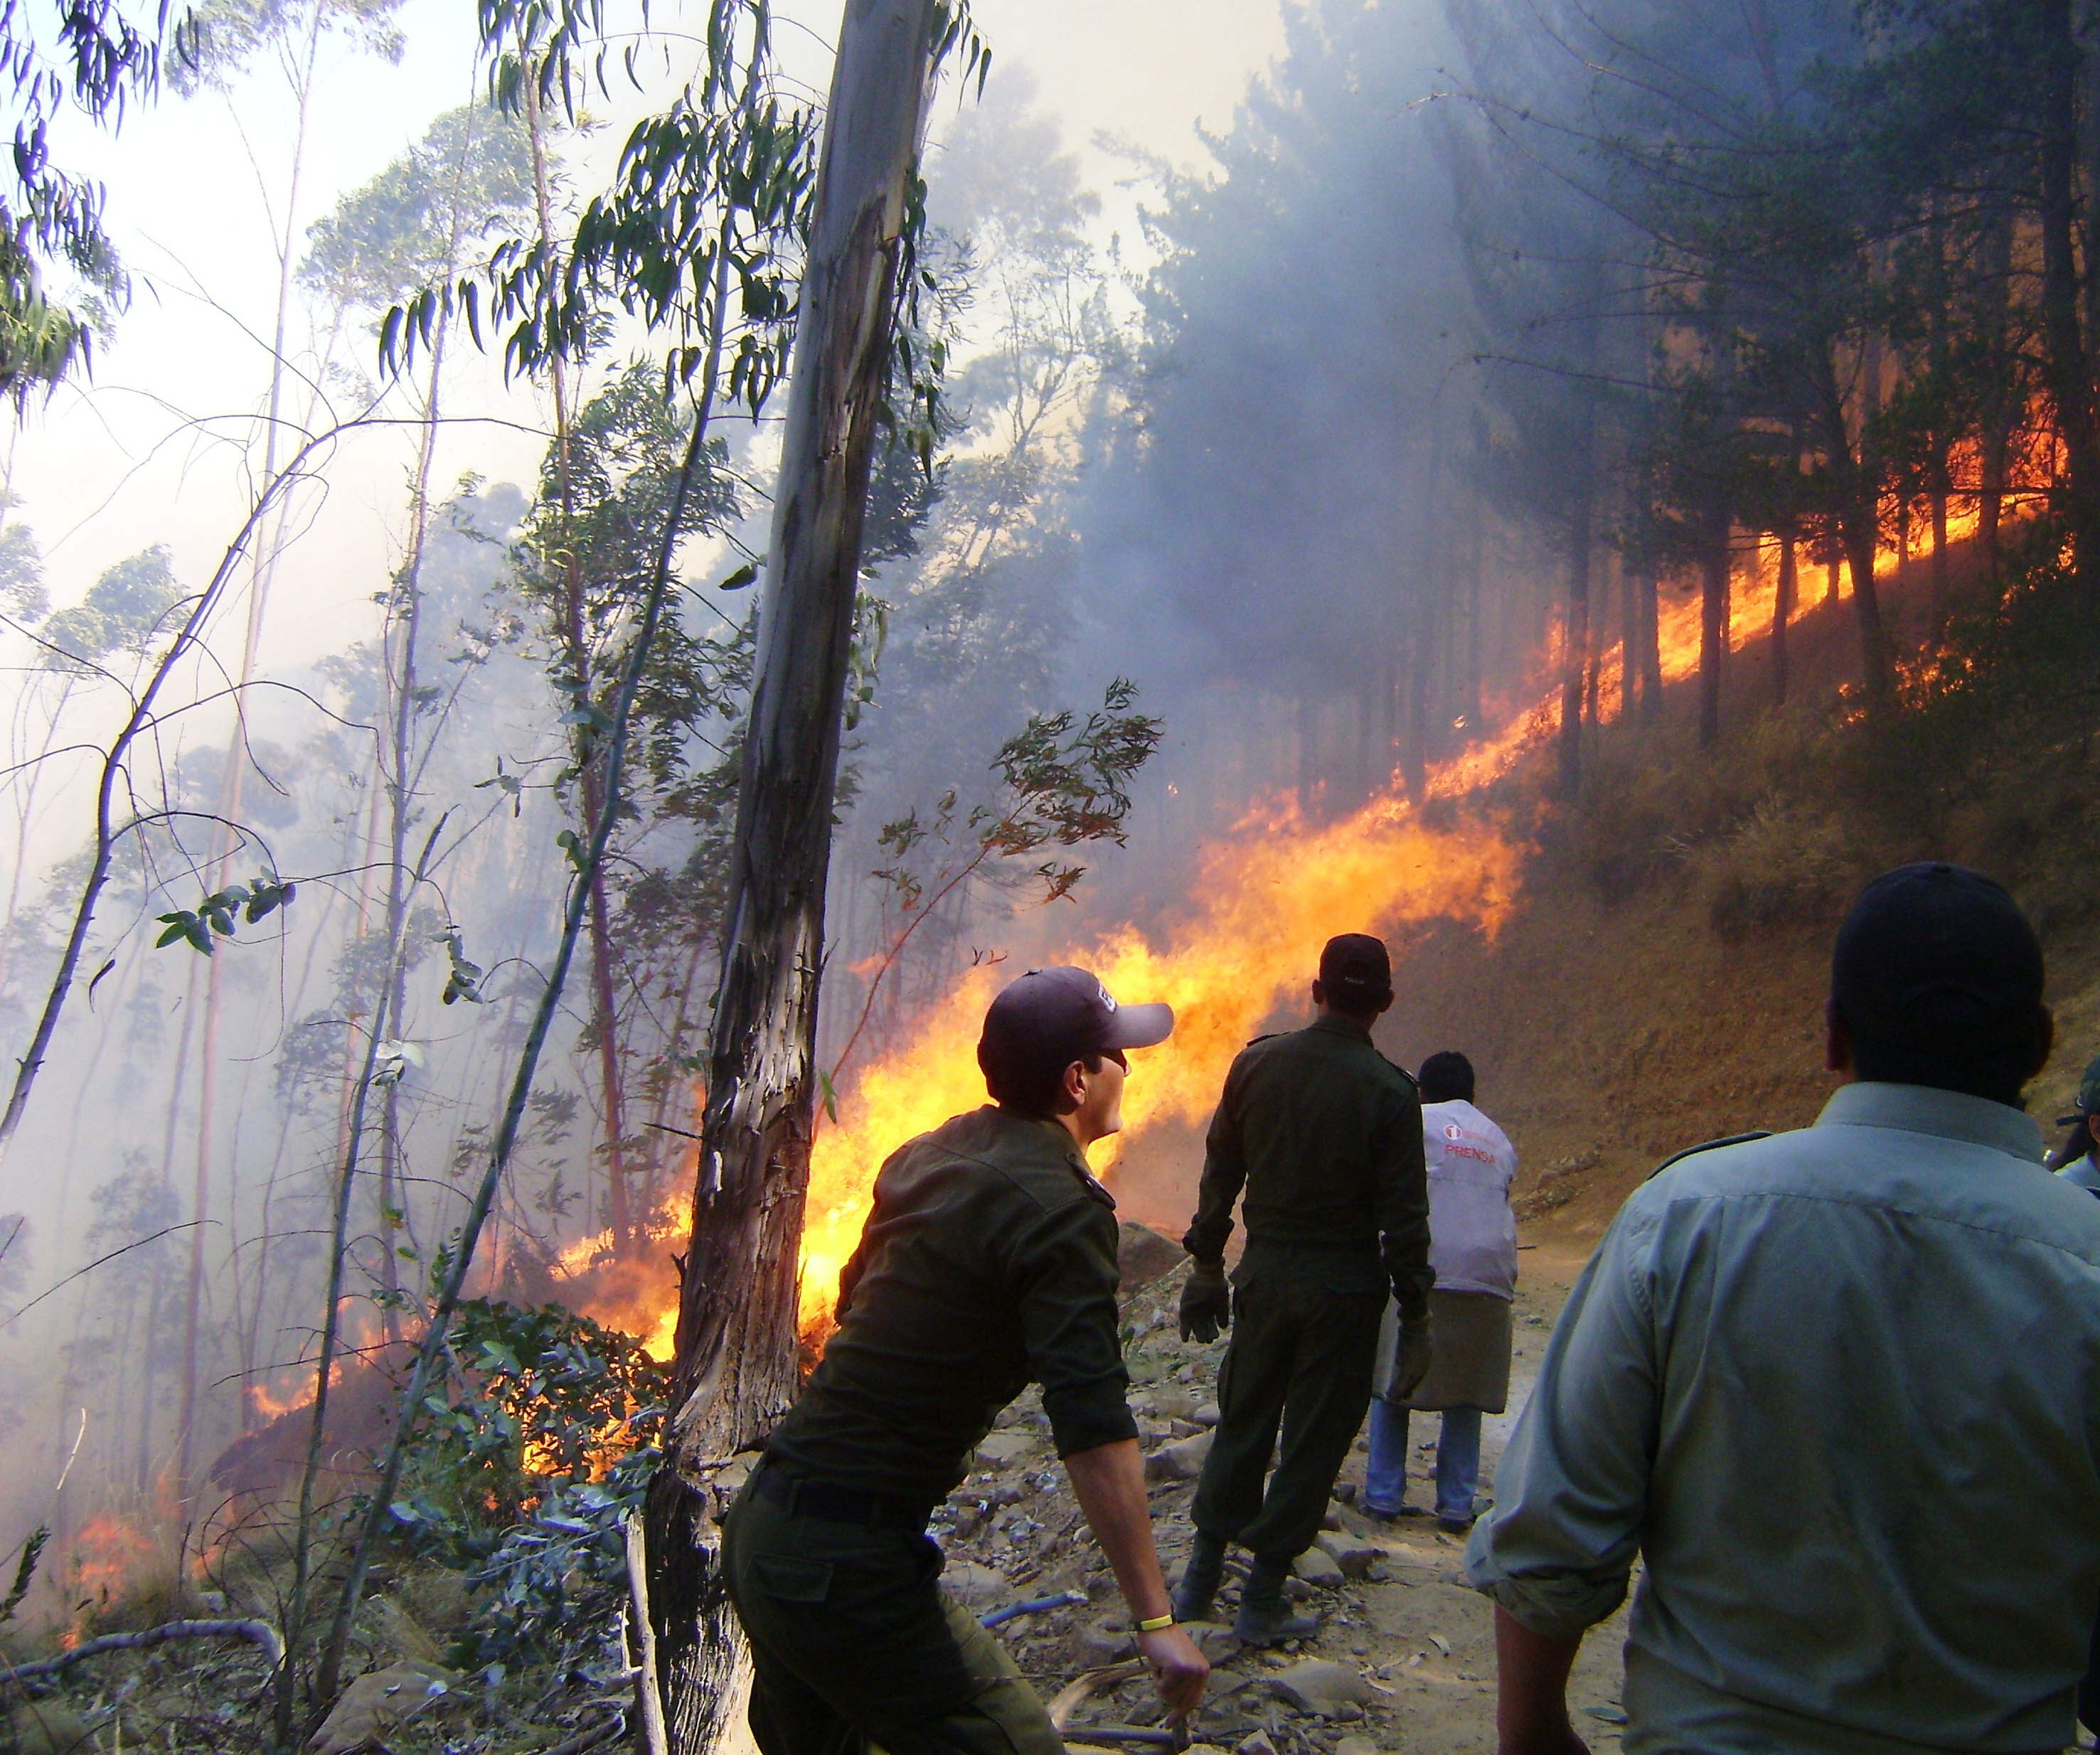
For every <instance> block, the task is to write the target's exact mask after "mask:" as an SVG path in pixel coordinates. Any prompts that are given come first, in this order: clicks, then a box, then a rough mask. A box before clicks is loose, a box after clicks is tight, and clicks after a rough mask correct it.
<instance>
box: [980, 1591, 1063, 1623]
mask: <svg viewBox="0 0 2100 1755" xmlns="http://www.w3.org/2000/svg"><path fill="white" fill-rule="evenodd" d="M1086 1600H1087V1594H1086V1592H1085V1591H1083V1590H1061V1591H1059V1592H1058V1593H1057V1594H1056V1595H1055V1596H1050V1597H1037V1598H1034V1599H1033V1600H1031V1601H1030V1602H1027V1603H1010V1604H1008V1606H1007V1607H1005V1608H1003V1609H995V1610H994V1611H993V1612H991V1613H990V1614H989V1615H980V1616H978V1617H977V1625H978V1626H980V1627H999V1626H1004V1625H1005V1624H1006V1623H1007V1622H1008V1621H1012V1620H1014V1619H1016V1618H1017V1617H1018V1616H1023V1615H1040V1614H1042V1613H1043V1612H1044V1611H1045V1610H1048V1609H1062V1608H1069V1607H1072V1606H1073V1605H1074V1604H1075V1603H1084V1602H1085V1601H1086Z"/></svg>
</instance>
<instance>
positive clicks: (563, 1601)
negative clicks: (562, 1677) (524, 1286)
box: [390, 1300, 669, 1665]
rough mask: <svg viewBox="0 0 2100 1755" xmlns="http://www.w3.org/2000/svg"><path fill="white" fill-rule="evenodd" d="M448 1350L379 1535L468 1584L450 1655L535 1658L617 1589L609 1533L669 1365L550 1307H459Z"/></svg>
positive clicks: (643, 1456) (620, 1540) (648, 1456)
mask: <svg viewBox="0 0 2100 1755" xmlns="http://www.w3.org/2000/svg"><path fill="white" fill-rule="evenodd" d="M452 1357H453V1359H454V1360H455V1362H456V1364H455V1369H454V1373H453V1375H452V1379H451V1381H450V1382H448V1383H447V1384H446V1385H445V1386H444V1387H443V1388H442V1389H439V1390H436V1391H433V1393H432V1394H431V1395H430V1397H429V1398H428V1400H426V1404H425V1409H424V1413H425V1422H426V1423H425V1426H424V1429H423V1436H422V1438H421V1441H420V1442H419V1444H417V1447H416V1449H415V1450H414V1451H413V1453H412V1454H411V1457H410V1459H409V1462H408V1466H407V1468H406V1469H405V1470H404V1474H403V1476H402V1481H401V1488H400V1491H399V1493H398V1494H397V1495H396V1497H395V1500H394V1501H393V1503H392V1505H391V1506H390V1510H391V1511H392V1514H393V1522H392V1526H391V1527H392V1531H393V1534H394V1537H395V1540H396V1541H399V1542H400V1543H402V1544H403V1545H404V1546H407V1547H408V1548H409V1549H411V1550H413V1551H415V1552H417V1553H419V1554H424V1555H426V1556H428V1557H430V1558H431V1559H436V1560H438V1561H439V1562H440V1563H443V1564H444V1565H446V1566H448V1567H451V1568H454V1569H455V1570H457V1571H460V1572H465V1574H466V1575H467V1576H468V1578H469V1581H470V1582H471V1583H472V1584H473V1585H475V1586H476V1587H478V1590H479V1603H478V1607H477V1611H476V1614H475V1616H474V1622H473V1625H471V1627H470V1629H468V1631H467V1632H466V1633H465V1634H464V1635H463V1639H462V1644H463V1647H464V1649H463V1651H461V1653H460V1654H458V1655H459V1657H460V1658H461V1660H462V1661H465V1662H470V1663H472V1664H474V1665H481V1664H486V1663H489V1662H492V1661H505V1662H515V1661H517V1660H518V1659H519V1657H520V1656H527V1657H530V1656H546V1655H547V1654H549V1652H551V1651H558V1649H560V1647H562V1643H564V1640H565V1638H567V1637H569V1636H571V1635H572V1634H573V1633H574V1631H575V1625H572V1624H574V1623H580V1622H581V1621H585V1620H591V1619H596V1618H598V1617H600V1616H602V1615H603V1614H604V1613H605V1612H606V1611H607V1608H608V1607H610V1604H611V1602H612V1601H613V1600H615V1598H616V1596H617V1594H618V1592H619V1591H620V1589H621V1585H622V1580H623V1577H624V1564H625V1562H624V1535H623V1524H624V1519H625V1518H626V1515H627V1514H628V1513H629V1511H631V1510H635V1509H637V1507H638V1506H640V1504H641V1501H642V1493H643V1492H644V1491H645V1489H646V1484H647V1481H648V1477H649V1474H650V1472H651V1469H652V1468H653V1466H654V1464H655V1459H656V1457H657V1454H658V1452H657V1448H656V1447H657V1445H658V1444H659V1441H660V1437H661V1431H662V1422H663V1418H664V1403H665V1400H666V1398H667V1396H668V1391H669V1377H668V1369H667V1368H666V1367H664V1366H662V1365H658V1364H657V1363H656V1362H655V1360H652V1359H651V1358H650V1357H649V1356H648V1355H647V1353H646V1352H644V1351H643V1350H642V1345H641V1343H640V1342H638V1341H637V1340H636V1339H634V1338H633V1337H632V1336H630V1335H624V1334H618V1333H616V1332H615V1331H614V1330H611V1329H606V1328H603V1327H601V1326H600V1325H598V1323H595V1322H593V1321H591V1320H590V1319H589V1317H586V1316H576V1315H573V1314H571V1312H567V1311H566V1310H563V1309H562V1308H561V1307H559V1306H558V1305H553V1304H549V1305H543V1306H539V1307H525V1306H520V1305H514V1304H504V1303H488V1302H484V1301H480V1300H468V1301H465V1302H464V1303H461V1306H460V1307H459V1311H458V1314H457V1317H456V1319H455V1323H454V1330H453V1338H452Z"/></svg>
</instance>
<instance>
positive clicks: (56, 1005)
mask: <svg viewBox="0 0 2100 1755" xmlns="http://www.w3.org/2000/svg"><path fill="white" fill-rule="evenodd" d="M368 424H369V423H368V422H367V421H362V420H357V421H344V422H343V423H342V425H340V426H332V427H330V428H329V429H328V430H327V431H325V432H323V433H320V434H316V435H315V437H314V438H312V439H308V440H307V443H305V444H303V445H302V446H301V447H300V448H299V450H298V453H297V454H296V455H295V456H293V458H292V460H291V461H289V463H287V464H286V465H285V467H284V468H283V469H282V470H280V471H279V472H278V474H276V476H275V477H274V478H271V481H270V482H268V483H267V484H266V485H265V486H264V487H263V489H262V492H261V493H260V494H258V496H256V500H255V504H254V506H253V507H252V508H250V509H249V514H248V517H247V518H246V520H245V522H244V523H242V525H241V527H240V531H239V533H238V534H237V535H236V536H235V537H234V539H233V540H232V543H231V544H230V545H228V546H227V550H226V553H224V555H223V556H222V557H221V558H220V560H219V563H218V570H217V571H214V573H213V574H212V575H211V582H210V584H207V585H206V586H205V588H204V589H203V590H202V591H201V592H200V593H198V594H197V596H196V598H195V599H194V601H193V602H192V604H191V606H190V612H189V614H188V616H187V617H186V618H185V619H184V620H183V625H182V627H181V628H179V629H178V630H177V632H176V634H175V637H174V641H173V642H172V643H171V644H170V646H169V647H168V649H167V650H166V651H165V652H163V653H162V654H161V656H160V658H159V659H158V660H157V662H156V663H155V664H154V666H153V668H152V673H151V675H150V676H149V677H148V678H147V681H146V686H145V688H144V689H143V690H141V691H140V692H139V695H138V696H137V698H136V699H135V700H134V701H133V702H132V704H131V711H130V714H129V715H128V716H127V717H126V719H125V721H124V724H123V726H122V728H121V730H119V731H118V732H117V738H116V740H115V741H114V742H113V743H111V744H110V745H109V746H108V747H107V748H106V749H104V751H102V752H101V771H100V774H99V776H98V777H97V779H96V783H95V830H94V836H93V846H94V849H95V853H94V858H92V859H91V860H90V862H89V865H88V871H87V876H86V879H85V880H83V881H82V884H81V891H80V900H79V902H77V904H76V905H75V906H74V909H73V924H72V926H71V928H69V929H68V932H67V933H66V941H65V948H64V950H63V951H62V952H61V953H60V957H59V966H58V970H57V972H56V973H55V974H54V975H53V976H52V977H51V987H50V990H48V991H47V992H46V994H45V995H44V1003H43V1007H42V1010H41V1011H40V1012H38V1016H37V1027H36V1030H35V1031H34V1032H33V1034H31V1036H30V1038H29V1047H28V1048H27V1050H26V1051H24V1053H23V1056H22V1057H21V1059H20V1060H19V1061H18V1062H17V1063H16V1064H15V1083H14V1086H13V1088H12V1089H11V1091H9V1093H8V1097H7V1109H6V1110H5V1112H4V1113H0V1164H4V1163H5V1162H6V1161H7V1149H8V1147H9V1145H10V1144H11V1143H12V1141H13V1140H14V1137H15V1130H16V1129H17V1128H19V1127H20V1126H21V1124H22V1114H23V1112H24V1110H25V1109H28V1107H29V1093H30V1091H32V1090H33V1089H34V1087H35V1086H36V1082H37V1074H38V1072H39V1071H40V1070H41V1069H42V1066H43V1064H44V1056H45V1055H46V1053H47V1052H49V1051H50V1048H51V1038H52V1037H53V1036H54V1035H55V1034H56V1033H57V1031H58V1027H59V1020H60V1016H62V1015H63V1014H64V1011H65V1004H66V1000H67V999H68V997H69V996H70V995H71V994H72V992H73V981H74V979H75V977H77V975H78V974H79V972H80V959H81V956H82V952H83V951H84V950H86V946H87V935H88V933H89V931H90V928H92V927H93V926H94V924H95V909H96V908H97V907H98V906H99V905H100V903H101V901H102V893H103V891H104V889H106V888H107V887H108V883H109V871H110V866H111V864H112V862H113V860H114V859H115V857H116V853H117V842H118V841H119V840H121V838H122V837H123V836H124V835H125V834H126V831H128V830H129V829H130V827H131V825H130V823H126V824H125V825H123V827H117V823H116V821H115V816H116V800H117V783H118V782H119V780H120V779H121V778H122V777H123V775H124V773H125V764H126V760H127V758H128V757H129V756H130V753H131V747H132V745H133V744H135V743H137V742H138V740H139V738H140V737H142V736H143V735H144V734H146V733H147V732H148V731H149V730H152V728H153V727H154V726H155V725H157V724H158V723H159V720H158V717H157V714H156V712H155V711H154V708H155V704H156V703H157V701H158V700H159V698H160V694H161V689H162V688H163V687H164V686H165V684H166V682H167V681H168V679H169V677H171V676H173V675H174V671H175V667H176V666H177V665H178V664H180V663H181V662H182V661H183V659H185V658H187V657H188V656H189V655H190V654H191V653H192V651H194V650H196V647H197V646H198V645H199V644H200V643H201V641H202V639H203V637H204V630H205V625H206V624H208V623H209V622H210V620H211V617H212V615H213V614H214V612H215V611H217V610H218V606H219V604H220V602H221V601H222V600H223V597H225V594H226V589H227V585H228V584H230V583H231V582H232V578H233V575H234V571H235V570H236V568H237V567H239V566H240V562H241V559H242V558H243V557H244V556H245V554H246V553H247V551H248V545H249V543H250V542H251V541H252V540H254V536H255V532H256V531H257V530H258V528H259V527H261V525H262V520H263V518H264V515H265V514H267V512H268V511H269V510H270V509H271V507H272V506H274V505H276V503H277V501H278V500H280V499H281V498H282V497H283V496H284V494H285V491H286V489H287V488H288V487H289V486H290V485H291V484H292V483H294V482H297V481H299V480H302V479H303V477H304V468H305V465H306V462H307V459H308V458H309V457H311V456H312V455H313V454H314V453H315V452H316V451H318V450H320V448H322V447H323V446H324V445H327V444H329V443H333V441H334V439H336V438H337V435H338V434H342V433H344V432H346V431H348V430H350V429H351V428H352V427H355V426H364V425H368Z"/></svg>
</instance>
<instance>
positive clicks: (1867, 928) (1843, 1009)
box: [1830, 862, 2049, 1107]
mask: <svg viewBox="0 0 2100 1755" xmlns="http://www.w3.org/2000/svg"><path fill="white" fill-rule="evenodd" d="M1830 963H1831V966H1830V999H1831V1007H1832V1010H1833V1013H1834V1014H1835V1016H1836V1017H1837V1020H1838V1022H1839V1023H1841V1024H1842V1025H1843V1026H1844V1030H1845V1033H1846V1037H1847V1038H1848V1039H1849V1040H1850V1042H1851V1048H1852V1068H1853V1070H1854V1071H1855V1073H1856V1074H1858V1075H1859V1076H1860V1078H1864V1079H1870V1080H1875V1081H1879V1082H1883V1083H1889V1084H1898V1085H1929V1086H1932V1087H1935V1088H1937V1089H1939V1090H1941V1091H1960V1092H1961V1093H1963V1094H1964V1095H1965V1096H1975V1097H1988V1098H1989V1099H1990V1100H1992V1101H1993V1102H1997V1103H2005V1104H2010V1105H2014V1106H2015V1107H2017V1106H2018V1103H2019V1100H2020V1090H2021V1087H2023V1085H2025V1084H2026V1083H2027V1080H2028V1079H2030V1078H2032V1077H2033V1076H2034V1074H2035V1069H2036V1065H2038V1063H2039V1062H2040V1060H2041V1058H2042V1050H2043V1048H2044V1047H2045V1046H2046V1043H2047V1041H2048V1037H2047V1030H2048V1017H2049V1014H2048V1012H2047V1011H2046V1010H2045V1009H2044V1008H2043V1005H2042V984H2043V966H2042V950H2041V941H2040V939H2038V938H2037V937H2036V936H2035V931H2034V928H2033V927H2032V925H2030V924H2028V922H2027V916H2026V915H2023V914H2022V913H2021V912H2020V911H2019V907H2018V904H2017V903H2016V902H2014V900H2013V898H2012V897H2010V895H2008V894H2007V893H2005V889H2004V888H2003V887H2002V886H2001V885H2000V884H1995V883H1993V882H1992V880H1990V879H1989V878H1987V877H1985V876H1983V874H1982V873H1980V872H1976V871H1965V870H1964V869H1963V868H1962V867H1961V866H1953V865H1948V864H1946V863H1944V862H1933V863H1930V864H1923V863H1921V864H1917V865H1909V866H1899V867H1897V869H1896V870H1895V871H1890V872H1887V873H1886V874H1884V875H1882V876H1881V877H1878V878H1877V879H1876V880H1874V881H1873V883H1872V884H1868V886H1867V887H1866V889H1864V890H1863V891H1862V892H1861V893H1860V899H1859V900H1858V901H1857V902H1855V903H1854V904H1853V905H1852V908H1851V912H1850V913H1848V914H1847V915H1846V917H1845V924H1843V925H1842V926H1841V927H1840V928H1838V941H1837V943H1836V945H1835V946H1834V947H1833V950H1832V953H1831V959H1830Z"/></svg>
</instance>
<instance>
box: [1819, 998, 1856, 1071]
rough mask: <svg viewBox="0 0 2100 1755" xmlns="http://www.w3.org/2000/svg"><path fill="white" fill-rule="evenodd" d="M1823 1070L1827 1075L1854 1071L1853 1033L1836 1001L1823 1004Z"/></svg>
mask: <svg viewBox="0 0 2100 1755" xmlns="http://www.w3.org/2000/svg"><path fill="white" fill-rule="evenodd" d="M1823 1069H1824V1071H1825V1072H1827V1073H1849V1072H1851V1070H1852V1033H1851V1030H1848V1029H1846V1025H1845V1014H1844V1013H1843V1012H1841V1011H1839V1010H1838V1002H1837V1001H1836V1000H1835V999H1826V1000H1824V1002H1823Z"/></svg>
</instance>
